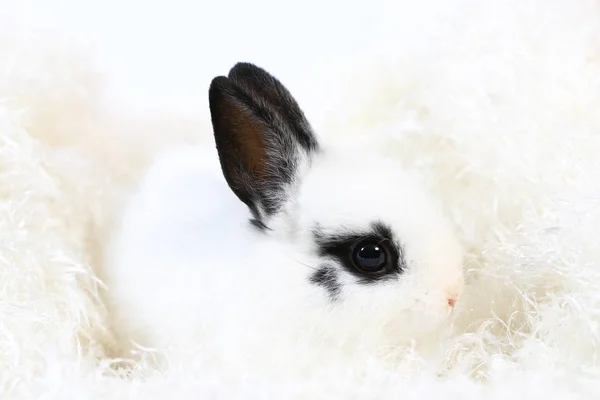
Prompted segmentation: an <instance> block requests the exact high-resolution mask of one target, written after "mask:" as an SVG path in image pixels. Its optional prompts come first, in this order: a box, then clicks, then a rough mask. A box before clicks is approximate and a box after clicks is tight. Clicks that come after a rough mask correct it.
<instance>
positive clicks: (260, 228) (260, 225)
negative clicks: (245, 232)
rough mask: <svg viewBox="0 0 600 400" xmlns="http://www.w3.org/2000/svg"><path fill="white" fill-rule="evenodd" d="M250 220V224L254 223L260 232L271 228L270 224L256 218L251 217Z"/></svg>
mask: <svg viewBox="0 0 600 400" xmlns="http://www.w3.org/2000/svg"><path fill="white" fill-rule="evenodd" d="M248 222H250V225H252V226H253V227H254V228H256V229H257V230H258V231H260V232H264V231H268V230H270V229H269V227H268V226H266V225H265V224H263V223H262V222H261V221H260V220H258V219H256V218H251V219H250V220H249V221H248Z"/></svg>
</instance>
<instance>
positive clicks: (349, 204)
mask: <svg viewBox="0 0 600 400" xmlns="http://www.w3.org/2000/svg"><path fill="white" fill-rule="evenodd" d="M210 99H211V114H212V117H213V127H214V129H215V140H216V144H217V151H214V150H213V149H203V148H201V147H197V146H193V145H186V146H180V147H177V148H174V149H171V150H169V151H168V152H166V153H165V154H163V155H161V156H160V157H159V158H158V159H157V160H156V162H155V163H154V164H153V165H152V166H151V167H150V168H149V170H148V171H147V173H146V174H145V175H144V177H143V178H142V179H141V180H140V182H139V184H138V185H137V186H136V189H135V191H134V193H132V195H131V197H130V199H129V201H128V203H127V205H126V206H125V208H124V211H123V217H122V219H121V221H120V223H119V225H118V227H117V229H116V230H115V232H114V235H113V236H112V240H111V242H110V244H109V247H108V250H107V253H106V259H105V261H106V262H105V263H106V268H107V281H108V282H107V283H108V288H109V295H108V298H109V305H110V311H111V316H112V322H113V324H112V325H113V328H114V330H115V333H116V335H117V337H118V338H119V343H120V344H121V346H120V347H118V348H117V349H116V351H117V352H118V353H120V354H124V355H126V354H127V353H128V351H129V350H130V349H131V344H130V342H131V341H134V342H136V343H138V344H140V345H142V346H145V347H153V348H159V349H168V348H176V349H194V348H197V349H199V351H200V352H201V354H203V357H204V359H211V360H213V361H214V360H219V362H222V363H224V364H223V365H227V363H232V362H235V361H234V360H244V359H246V360H248V359H252V360H253V363H256V362H257V360H259V359H262V360H263V361H264V362H265V363H266V364H265V365H272V366H274V365H275V364H277V362H279V361H282V360H287V361H288V362H290V363H292V362H293V363H294V364H295V365H296V366H297V367H301V366H302V365H309V361H308V360H311V359H312V360H313V362H314V359H315V358H317V359H321V360H324V359H327V358H328V357H330V355H331V354H333V353H336V354H338V355H341V356H342V357H345V356H347V355H348V354H352V353H357V352H360V351H363V350H369V351H380V350H381V349H384V348H386V347H389V346H393V345H398V344H402V343H407V342H408V341H411V340H412V339H415V338H423V337H425V336H427V335H430V334H435V333H436V332H438V331H439V330H440V329H441V328H443V327H444V326H446V325H447V324H448V318H449V311H450V310H451V309H452V307H453V306H454V302H455V301H456V300H457V299H458V296H459V295H460V292H461V291H462V284H463V283H462V270H461V261H462V259H461V257H462V250H461V247H460V244H459V243H458V240H457V239H456V237H455V236H454V233H453V231H452V227H451V226H450V224H449V223H448V221H447V220H446V219H445V218H444V216H443V214H442V211H441V209H440V207H439V205H438V204H437V202H436V201H435V200H434V199H432V198H431V197H430V196H429V195H428V194H427V193H426V191H425V190H424V189H422V188H421V187H420V185H419V183H418V180H417V179H415V178H414V177H413V176H412V175H411V174H410V173H409V172H406V171H403V170H401V169H400V168H398V166H397V164H396V163H394V162H393V161H391V160H387V159H384V158H382V157H380V156H378V155H377V154H370V153H368V152H367V151H365V150H364V149H350V148H348V146H344V147H336V148H333V147H323V146H322V145H321V144H320V143H317V141H316V137H315V136H314V134H313V133H312V131H311V128H310V125H309V124H308V122H307V121H306V120H305V119H304V116H303V114H302V113H301V111H300V110H299V107H298V105H297V104H296V103H295V101H294V100H293V99H292V98H291V96H290V95H289V93H288V92H287V91H286V90H285V88H284V87H283V86H282V85H281V84H280V83H279V82H278V81H277V80H276V79H275V78H273V77H272V76H271V75H269V74H268V73H266V72H265V71H263V70H261V69H260V68H258V67H255V66H252V65H250V64H238V65H236V67H234V68H233V69H232V71H230V74H229V77H227V78H226V77H218V78H215V80H214V81H213V84H212V85H211V90H210ZM224 177H225V179H223V178H224ZM450 300H452V301H450ZM311 355H312V356H311ZM313 356H314V357H313ZM311 357H312V358H311ZM301 360H304V361H306V363H302V362H300V361H301ZM229 365H230V364H229Z"/></svg>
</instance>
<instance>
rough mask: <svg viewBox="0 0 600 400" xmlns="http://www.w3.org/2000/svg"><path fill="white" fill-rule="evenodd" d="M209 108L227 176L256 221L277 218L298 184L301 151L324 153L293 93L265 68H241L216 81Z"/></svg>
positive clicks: (212, 88) (239, 65) (220, 156)
mask: <svg viewBox="0 0 600 400" xmlns="http://www.w3.org/2000/svg"><path fill="white" fill-rule="evenodd" d="M209 104H210V112H211V120H212V125H213V130H214V136H215V143H216V147H217V151H218V153H219V160H220V163H221V169H222V171H223V175H224V177H225V179H226V181H227V183H228V184H229V187H230V188H231V190H232V191H233V192H234V193H235V195H236V196H237V197H238V198H239V199H240V200H241V201H242V202H243V203H244V204H246V205H247V206H248V208H249V209H250V211H251V212H252V215H253V217H254V218H255V219H257V220H261V218H262V217H264V216H265V215H266V216H271V215H273V214H275V213H277V212H278V211H279V210H280V209H281V207H282V205H283V202H284V201H285V200H286V199H285V198H284V196H283V193H284V192H285V190H286V187H287V186H288V185H289V184H291V183H292V182H293V181H294V178H295V177H296V171H297V168H298V162H299V161H300V156H301V154H300V149H304V150H305V151H306V152H307V153H309V154H311V153H312V152H315V151H318V148H319V146H318V143H317V140H316V138H315V137H314V135H313V133H312V129H311V127H310V125H309V123H308V121H307V120H306V118H305V116H304V114H303V113H302V110H300V107H299V106H298V104H297V103H296V101H295V100H294V98H293V97H292V96H291V94H290V93H289V92H288V90H287V89H286V88H285V87H284V86H283V85H282V84H281V83H280V82H279V81H278V80H277V79H275V78H274V77H273V76H271V75H270V74H268V73H267V72H266V71H264V70H262V69H261V68H259V67H256V66H253V65H252V64H248V63H238V64H236V66H234V67H233V68H232V69H231V70H230V72H229V77H225V76H218V77H216V78H214V79H213V81H212V82H211V85H210V89H209Z"/></svg>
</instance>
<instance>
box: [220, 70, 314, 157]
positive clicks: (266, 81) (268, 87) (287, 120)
mask: <svg viewBox="0 0 600 400" xmlns="http://www.w3.org/2000/svg"><path fill="white" fill-rule="evenodd" d="M229 78H230V79H231V80H232V81H234V82H235V83H236V84H238V85H239V86H241V87H242V88H243V89H244V90H245V91H246V92H247V93H248V94H250V96H251V97H252V98H254V99H256V100H257V101H258V102H260V103H262V104H264V105H265V106H266V107H267V108H271V109H275V110H278V111H279V113H280V114H281V118H282V121H281V122H282V123H283V124H286V125H287V127H288V128H289V129H290V132H291V133H292V135H294V137H295V139H296V140H297V141H298V143H299V144H300V145H301V146H302V147H303V148H304V150H306V151H307V152H310V151H314V150H316V149H317V148H318V144H317V140H316V138H315V137H314V134H313V133H312V128H311V127H310V124H309V123H308V121H307V120H306V117H305V115H304V113H303V112H302V110H301V109H300V106H299V105H298V103H297V102H296V100H295V99H294V98H293V97H292V95H291V93H290V92H289V91H288V90H287V88H286V87H285V86H283V85H282V84H281V82H279V80H277V78H275V77H274V76H273V75H271V74H269V73H268V72H267V71H265V70H264V69H262V68H260V67H257V66H256V65H254V64H250V63H245V62H240V63H237V64H236V65H234V66H233V68H231V70H229Z"/></svg>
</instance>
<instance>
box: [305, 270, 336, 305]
mask: <svg viewBox="0 0 600 400" xmlns="http://www.w3.org/2000/svg"><path fill="white" fill-rule="evenodd" d="M310 282H311V283H313V284H315V285H319V286H322V287H324V288H325V289H326V290H327V292H328V293H329V297H330V299H331V300H332V301H335V300H337V298H338V296H339V295H340V291H341V286H340V283H339V281H338V274H337V272H336V270H335V268H334V267H333V266H331V265H327V264H325V265H322V266H321V267H320V268H319V269H317V270H316V271H315V273H314V274H312V275H311V277H310Z"/></svg>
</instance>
